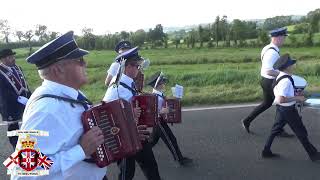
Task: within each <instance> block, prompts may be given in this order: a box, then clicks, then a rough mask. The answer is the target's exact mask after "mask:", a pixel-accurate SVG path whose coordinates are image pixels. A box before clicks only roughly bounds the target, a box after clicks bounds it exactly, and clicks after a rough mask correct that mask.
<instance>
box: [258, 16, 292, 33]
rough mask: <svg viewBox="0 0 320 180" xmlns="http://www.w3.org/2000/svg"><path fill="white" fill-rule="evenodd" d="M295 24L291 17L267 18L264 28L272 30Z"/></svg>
mask: <svg viewBox="0 0 320 180" xmlns="http://www.w3.org/2000/svg"><path fill="white" fill-rule="evenodd" d="M291 24H293V21H292V18H291V16H275V17H272V18H267V19H266V20H265V21H264V23H263V28H264V29H266V30H272V29H276V28H280V27H284V26H288V25H291Z"/></svg>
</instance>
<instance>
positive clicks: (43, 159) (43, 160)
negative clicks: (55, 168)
mask: <svg viewBox="0 0 320 180" xmlns="http://www.w3.org/2000/svg"><path fill="white" fill-rule="evenodd" d="M52 164H53V161H52V160H51V159H50V158H48V157H47V156H46V155H44V154H43V153H42V152H39V157H38V166H41V167H42V168H43V169H44V170H49V169H50V167H51V165H52Z"/></svg>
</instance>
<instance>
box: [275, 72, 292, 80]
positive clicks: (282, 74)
mask: <svg viewBox="0 0 320 180" xmlns="http://www.w3.org/2000/svg"><path fill="white" fill-rule="evenodd" d="M284 75H289V76H291V75H290V74H288V73H285V72H283V71H280V72H279V75H278V76H277V78H278V77H279V78H280V77H281V76H284Z"/></svg>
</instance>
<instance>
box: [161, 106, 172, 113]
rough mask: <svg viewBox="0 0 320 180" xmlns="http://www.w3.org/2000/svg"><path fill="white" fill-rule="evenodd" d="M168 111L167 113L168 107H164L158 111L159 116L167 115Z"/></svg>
mask: <svg viewBox="0 0 320 180" xmlns="http://www.w3.org/2000/svg"><path fill="white" fill-rule="evenodd" d="M169 112H170V111H169V108H168V107H165V108H162V109H161V110H160V113H159V114H168V113H169Z"/></svg>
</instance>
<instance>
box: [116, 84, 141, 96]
mask: <svg viewBox="0 0 320 180" xmlns="http://www.w3.org/2000/svg"><path fill="white" fill-rule="evenodd" d="M120 85H121V86H123V87H124V88H126V89H128V90H129V91H131V93H132V94H133V95H134V96H135V95H137V94H138V93H137V91H136V90H135V89H133V88H132V87H130V86H128V85H126V84H125V83H123V82H120Z"/></svg>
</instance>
